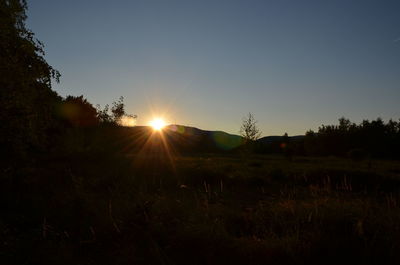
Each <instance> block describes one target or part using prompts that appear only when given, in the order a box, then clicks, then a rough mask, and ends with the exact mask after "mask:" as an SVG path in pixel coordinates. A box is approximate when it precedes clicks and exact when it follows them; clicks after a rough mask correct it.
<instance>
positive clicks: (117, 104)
mask: <svg viewBox="0 0 400 265" xmlns="http://www.w3.org/2000/svg"><path fill="white" fill-rule="evenodd" d="M96 108H97V117H98V119H99V121H100V122H101V123H109V124H115V125H121V121H122V119H123V118H124V117H128V118H132V119H136V118H137V115H131V114H128V113H126V111H125V104H124V97H120V98H119V99H118V100H117V101H114V102H113V103H112V107H111V113H109V112H110V107H109V105H108V104H107V105H105V106H104V108H103V109H102V108H101V106H100V105H97V106H96Z"/></svg>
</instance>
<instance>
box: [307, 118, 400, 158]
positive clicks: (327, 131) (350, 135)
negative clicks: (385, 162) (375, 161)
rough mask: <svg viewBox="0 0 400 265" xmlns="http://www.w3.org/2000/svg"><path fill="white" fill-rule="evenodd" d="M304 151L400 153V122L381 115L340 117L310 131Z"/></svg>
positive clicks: (364, 154)
mask: <svg viewBox="0 0 400 265" xmlns="http://www.w3.org/2000/svg"><path fill="white" fill-rule="evenodd" d="M304 152H305V153H306V154H310V155H339V156H343V155H348V156H350V157H351V158H354V159H358V158H359V159H361V158H365V157H375V158H399V157H400V122H396V121H393V120H389V121H388V122H386V123H385V122H384V121H383V120H382V119H381V118H378V119H376V120H372V121H368V120H364V121H362V122H361V123H360V124H356V123H353V122H351V121H350V120H349V119H346V118H340V119H339V124H338V125H322V126H321V127H320V128H319V129H318V132H317V133H315V132H313V131H308V132H307V133H306V136H305V138H304Z"/></svg>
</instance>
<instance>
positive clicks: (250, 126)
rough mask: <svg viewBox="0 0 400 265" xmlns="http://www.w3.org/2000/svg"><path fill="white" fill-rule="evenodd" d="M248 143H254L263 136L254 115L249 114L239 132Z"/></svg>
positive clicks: (243, 120)
mask: <svg viewBox="0 0 400 265" xmlns="http://www.w3.org/2000/svg"><path fill="white" fill-rule="evenodd" d="M239 133H240V135H241V136H242V137H243V138H244V140H245V142H246V143H250V142H254V141H256V140H257V139H258V138H260V136H261V131H260V130H259V128H258V126H257V121H256V120H255V118H254V115H253V114H251V113H249V114H248V115H247V116H246V117H244V118H243V119H242V125H241V127H240V131H239Z"/></svg>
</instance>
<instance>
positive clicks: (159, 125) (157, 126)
mask: <svg viewBox="0 0 400 265" xmlns="http://www.w3.org/2000/svg"><path fill="white" fill-rule="evenodd" d="M165 125H166V123H165V121H164V120H163V119H161V118H156V119H154V120H152V121H150V126H151V127H153V130H155V131H161V130H162V129H163V128H164V127H165Z"/></svg>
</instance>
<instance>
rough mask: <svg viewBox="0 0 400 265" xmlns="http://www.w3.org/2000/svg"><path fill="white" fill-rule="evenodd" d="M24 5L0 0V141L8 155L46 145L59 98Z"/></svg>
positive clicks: (55, 76) (16, 0)
mask: <svg viewBox="0 0 400 265" xmlns="http://www.w3.org/2000/svg"><path fill="white" fill-rule="evenodd" d="M26 7H27V5H26V1H25V0H7V1H4V0H3V1H0V25H1V26H0V88H1V90H0V105H1V108H2V111H1V112H0V124H1V126H0V128H1V129H0V145H1V146H2V148H1V149H2V152H6V153H7V154H8V156H10V154H17V153H18V154H20V155H21V154H23V153H25V152H26V151H27V150H29V149H32V148H35V149H37V148H39V149H41V148H44V147H45V146H46V144H47V140H48V135H47V131H49V130H51V128H52V127H54V126H56V125H55V123H56V121H55V111H54V110H55V106H56V102H59V101H60V100H61V98H60V97H59V96H58V95H57V94H56V93H55V92H54V91H52V90H51V80H52V79H55V80H56V81H57V82H58V80H59V77H60V74H59V72H58V71H56V70H54V69H53V68H52V67H51V66H50V65H49V64H48V63H47V62H46V61H45V59H44V57H43V56H44V50H43V44H42V43H41V42H40V41H38V40H37V39H35V38H34V34H33V33H32V32H31V31H30V30H28V29H26V27H25V20H26Z"/></svg>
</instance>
